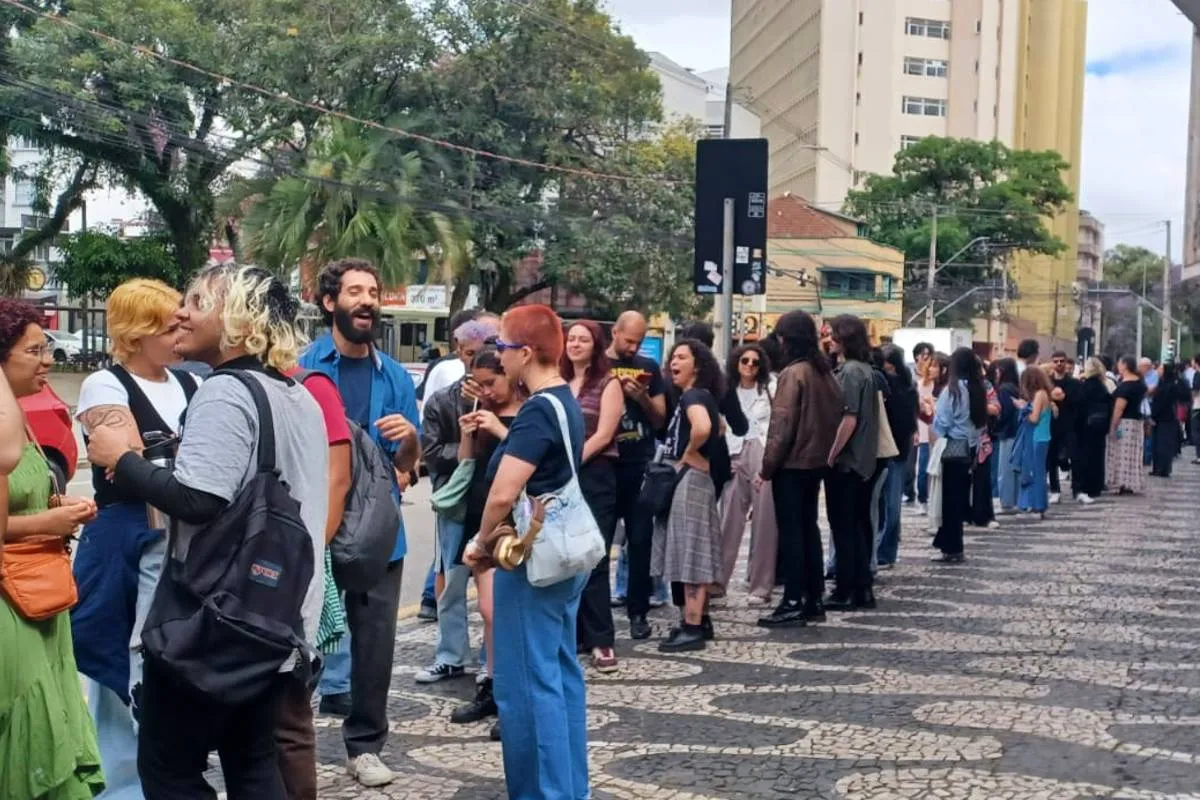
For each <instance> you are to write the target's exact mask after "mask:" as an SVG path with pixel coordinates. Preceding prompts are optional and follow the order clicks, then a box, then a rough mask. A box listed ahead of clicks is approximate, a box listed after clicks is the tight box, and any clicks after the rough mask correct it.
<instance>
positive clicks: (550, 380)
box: [525, 377, 562, 395]
mask: <svg viewBox="0 0 1200 800" xmlns="http://www.w3.org/2000/svg"><path fill="white" fill-rule="evenodd" d="M558 380H562V378H558V377H551V378H547V379H546V380H544V381H542V385H541V386H539V387H537V388H536V389H535V388H533V387H532V386H526V387H525V388H527V389H529V393H530V394H531V395H534V394H537V393H538V392H540V391H541V390H542V389H545V388H546V387H547V386H549V385H550V384H552V383H554V382H555V381H558Z"/></svg>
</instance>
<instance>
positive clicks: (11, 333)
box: [0, 297, 42, 364]
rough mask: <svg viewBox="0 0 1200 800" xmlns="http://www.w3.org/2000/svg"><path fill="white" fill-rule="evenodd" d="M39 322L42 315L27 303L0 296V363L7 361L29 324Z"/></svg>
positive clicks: (37, 323)
mask: <svg viewBox="0 0 1200 800" xmlns="http://www.w3.org/2000/svg"><path fill="white" fill-rule="evenodd" d="M41 324H42V315H41V314H40V313H39V312H38V310H37V309H36V308H34V307H33V306H32V305H30V304H29V303H26V302H23V301H21V300H13V299H11V298H8V297H0V364H3V363H5V362H6V361H8V357H9V356H10V355H12V349H13V348H14V347H16V345H17V342H19V341H21V337H22V336H24V335H25V331H26V330H27V329H28V328H29V326H30V325H41Z"/></svg>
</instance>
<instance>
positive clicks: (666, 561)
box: [650, 469, 721, 585]
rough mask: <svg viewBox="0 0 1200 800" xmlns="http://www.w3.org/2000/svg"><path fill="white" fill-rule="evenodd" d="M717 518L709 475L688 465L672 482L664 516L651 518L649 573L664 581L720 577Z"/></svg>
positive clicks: (701, 581)
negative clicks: (652, 526)
mask: <svg viewBox="0 0 1200 800" xmlns="http://www.w3.org/2000/svg"><path fill="white" fill-rule="evenodd" d="M720 571H721V520H720V517H719V516H718V515H717V492H716V489H715V488H714V486H713V482H712V478H710V477H709V476H708V475H706V474H705V473H703V472H700V471H698V470H694V469H689V470H688V471H687V472H685V473H684V474H683V477H681V478H680V479H679V483H678V484H676V486H675V495H674V496H673V497H672V498H671V511H670V513H669V514H667V518H666V520H661V519H659V520H655V522H654V543H653V548H652V551H651V556H650V574H651V575H655V576H660V577H662V579H663V580H664V581H673V582H678V583H691V584H698V585H700V584H709V583H717V582H718V581H720V575H719V573H720Z"/></svg>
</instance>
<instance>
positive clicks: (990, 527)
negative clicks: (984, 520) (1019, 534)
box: [986, 520, 1000, 531]
mask: <svg viewBox="0 0 1200 800" xmlns="http://www.w3.org/2000/svg"><path fill="white" fill-rule="evenodd" d="M986 527H987V529H988V530H989V531H994V530H996V529H998V528H999V527H1000V523H999V522H996V520H991V521H990V522H988V524H987V526H986Z"/></svg>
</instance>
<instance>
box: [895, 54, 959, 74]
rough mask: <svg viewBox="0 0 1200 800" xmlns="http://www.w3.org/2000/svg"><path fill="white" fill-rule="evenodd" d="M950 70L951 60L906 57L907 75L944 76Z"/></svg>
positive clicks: (905, 68) (905, 69) (905, 70)
mask: <svg viewBox="0 0 1200 800" xmlns="http://www.w3.org/2000/svg"><path fill="white" fill-rule="evenodd" d="M949 72H950V62H949V61H943V60H942V59H938V58H913V57H912V56H909V57H907V58H905V59H904V73H905V74H906V75H920V76H924V77H928V78H944V77H946V75H947V74H949Z"/></svg>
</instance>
